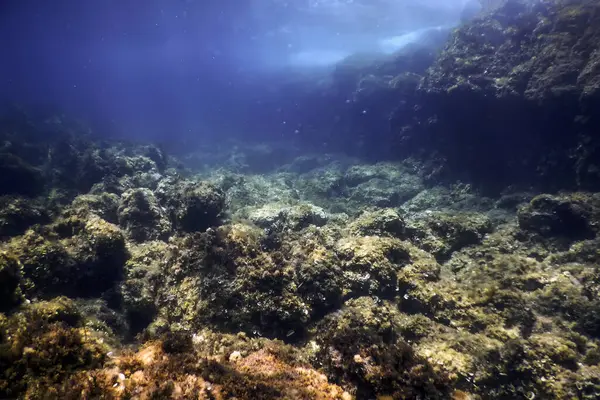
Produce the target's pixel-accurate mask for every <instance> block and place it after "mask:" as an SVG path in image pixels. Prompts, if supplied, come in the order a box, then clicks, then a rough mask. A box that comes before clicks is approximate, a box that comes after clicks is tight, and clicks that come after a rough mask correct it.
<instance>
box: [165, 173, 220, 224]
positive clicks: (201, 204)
mask: <svg viewBox="0 0 600 400" xmlns="http://www.w3.org/2000/svg"><path fill="white" fill-rule="evenodd" d="M181 186H182V188H181V189H179V190H178V191H177V197H176V200H175V201H176V202H177V204H176V205H175V208H174V210H173V212H174V216H175V226H176V227H178V228H180V229H182V230H184V231H187V232H198V231H204V230H206V229H208V228H210V227H211V226H215V225H218V223H219V218H220V217H221V215H222V212H223V209H224V207H225V194H224V193H223V191H222V190H220V189H219V188H217V187H216V186H214V185H212V184H211V183H208V182H195V183H191V182H190V183H184V184H181Z"/></svg>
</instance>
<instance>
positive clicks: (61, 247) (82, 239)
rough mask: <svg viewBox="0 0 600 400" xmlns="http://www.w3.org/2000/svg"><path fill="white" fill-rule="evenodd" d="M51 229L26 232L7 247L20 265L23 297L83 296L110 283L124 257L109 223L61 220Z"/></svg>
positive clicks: (121, 240) (118, 236) (119, 271)
mask: <svg viewBox="0 0 600 400" xmlns="http://www.w3.org/2000/svg"><path fill="white" fill-rule="evenodd" d="M52 228H53V230H54V232H51V231H50V232H42V233H39V232H35V231H32V230H30V231H28V232H27V233H26V234H25V235H23V236H22V237H19V238H15V239H13V240H12V241H11V242H10V243H9V245H8V249H9V251H11V252H12V253H13V254H14V255H15V256H16V257H17V258H18V259H19V261H20V262H21V264H22V271H23V279H24V282H25V283H24V286H25V289H24V291H25V292H26V293H27V294H28V295H36V296H42V297H48V296H53V295H58V294H65V295H72V296H82V297H87V296H94V295H97V294H100V293H102V292H103V291H105V290H108V289H110V288H112V287H113V286H114V285H115V283H116V281H117V280H118V279H119V278H120V277H121V274H122V269H123V265H124V263H125V261H126V260H127V257H128V253H127V250H126V248H125V240H124V237H123V235H122V233H121V231H120V230H119V229H118V228H117V227H116V226H115V225H112V224H110V223H108V222H106V221H104V220H102V219H101V218H99V217H97V216H91V217H90V218H88V219H86V220H81V219H78V218H76V217H72V218H68V219H62V220H59V221H57V222H56V223H55V224H54V225H53V227H52Z"/></svg>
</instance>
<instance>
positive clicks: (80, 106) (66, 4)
mask: <svg viewBox="0 0 600 400" xmlns="http://www.w3.org/2000/svg"><path fill="white" fill-rule="evenodd" d="M345 3H348V2H344V1H339V0H338V1H333V0H328V1H315V0H297V1H295V2H294V1H289V2H286V1H282V0H147V1H144V0H138V1H133V0H104V1H102V0H87V1H83V0H55V1H48V0H15V1H10V0H3V1H0V44H1V45H2V49H3V50H2V54H3V56H2V60H1V61H0V100H2V101H4V102H18V103H22V104H24V105H26V106H31V105H34V106H35V105H46V106H52V107H55V108H57V109H60V110H63V111H65V112H66V113H69V114H72V115H75V116H77V117H82V118H84V119H87V120H89V121H92V122H93V123H95V124H96V125H97V126H99V127H100V128H99V130H101V131H102V134H107V135H108V134H119V135H126V136H128V137H132V138H144V139H150V140H162V141H181V142H193V141H200V142H201V141H203V140H205V141H211V140H216V139H217V138H219V139H222V138H223V137H224V136H236V135H238V136H240V135H241V136H245V137H249V136H251V137H252V138H256V139H261V138H262V139H264V138H274V139H277V138H283V139H284V140H285V139H286V138H288V137H291V138H293V137H294V136H295V135H297V134H298V131H299V128H301V127H299V126H292V125H288V124H286V115H288V116H289V115H290V114H292V113H294V112H295V110H294V104H295V99H296V98H297V97H298V96H299V94H300V93H302V92H303V90H304V89H302V88H299V89H298V92H296V93H293V92H284V93H282V92H281V90H280V88H281V87H282V84H283V83H284V82H289V81H293V80H294V79H298V77H300V76H303V77H304V78H303V79H304V81H303V82H315V83H316V81H317V80H318V79H320V78H321V77H322V75H318V74H317V75H314V76H315V79H311V78H310V76H313V75H311V74H315V73H316V71H315V70H314V69H311V68H307V66H306V65H305V64H306V62H308V63H309V64H310V63H311V62H315V61H316V62H320V61H323V60H324V59H326V58H327V57H329V54H334V57H336V55H335V54H338V53H339V52H342V53H351V52H354V51H365V50H370V49H371V48H373V47H376V45H375V44H376V41H377V40H378V38H384V37H386V36H393V35H400V34H403V33H406V32H407V31H410V30H414V29H419V28H422V27H427V26H433V25H439V24H447V23H452V22H453V21H455V20H456V18H457V16H458V15H459V13H460V8H461V7H462V3H463V0H454V2H453V1H451V0H448V1H441V0H411V1H396V2H394V1H392V0H378V1H375V0H371V1H366V0H365V1H363V2H362V3H361V2H359V1H355V2H351V3H350V4H345ZM290 4H294V6H293V7H292V6H290ZM294 54H296V55H298V54H300V55H301V57H300V58H302V60H303V61H302V62H303V63H304V64H302V66H298V65H296V66H292V65H290V60H291V59H294V58H293V57H295V56H294ZM296 58H298V57H296ZM307 60H308V61H307ZM309 70H310V72H308V71H309ZM317 72H319V73H321V72H322V71H317ZM307 74H308V76H309V79H306V77H307ZM303 84H304V83H303ZM257 110H258V111H257ZM267 120H269V121H267ZM274 127H275V128H274Z"/></svg>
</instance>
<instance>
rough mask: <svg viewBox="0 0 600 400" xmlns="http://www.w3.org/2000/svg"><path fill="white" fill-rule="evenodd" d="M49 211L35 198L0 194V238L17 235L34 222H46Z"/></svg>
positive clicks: (48, 218)
mask: <svg viewBox="0 0 600 400" xmlns="http://www.w3.org/2000/svg"><path fill="white" fill-rule="evenodd" d="M48 214H49V212H48V210H46V209H45V208H44V206H43V205H42V204H41V203H40V202H37V201H35V200H32V199H27V198H23V197H14V196H0V238H7V237H11V236H17V235H20V234H22V233H24V232H25V231H26V230H27V229H28V228H29V227H31V226H33V225H35V224H41V223H47V222H49V220H50V217H49V215H48Z"/></svg>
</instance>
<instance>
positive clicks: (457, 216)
mask: <svg viewBox="0 0 600 400" xmlns="http://www.w3.org/2000/svg"><path fill="white" fill-rule="evenodd" d="M492 229H493V227H492V223H491V221H490V219H489V218H488V217H487V216H486V215H484V214H480V213H470V212H455V213H448V212H424V213H421V214H417V215H416V216H414V217H411V218H410V219H409V220H408V221H407V223H406V236H407V238H409V239H410V240H411V241H412V242H413V243H414V244H415V245H416V246H418V247H420V248H422V249H424V250H426V251H428V252H430V253H432V254H433V255H435V257H436V258H437V259H438V261H444V260H446V259H448V258H449V256H450V255H451V254H452V253H453V252H455V251H457V250H460V249H461V248H463V247H466V246H470V245H474V244H478V243H480V242H481V240H482V239H483V237H484V236H485V235H486V234H487V233H490V232H491V231H492Z"/></svg>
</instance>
